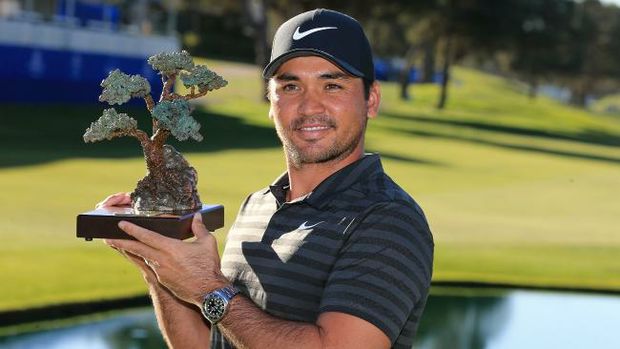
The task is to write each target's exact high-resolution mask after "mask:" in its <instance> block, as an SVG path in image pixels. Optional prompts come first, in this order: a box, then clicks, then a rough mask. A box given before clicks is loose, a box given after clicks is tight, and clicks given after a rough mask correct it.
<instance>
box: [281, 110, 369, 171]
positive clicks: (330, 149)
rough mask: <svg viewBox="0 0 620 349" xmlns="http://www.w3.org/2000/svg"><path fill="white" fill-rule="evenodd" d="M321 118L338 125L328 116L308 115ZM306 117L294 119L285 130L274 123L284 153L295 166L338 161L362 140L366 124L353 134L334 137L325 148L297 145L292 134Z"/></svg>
mask: <svg viewBox="0 0 620 349" xmlns="http://www.w3.org/2000/svg"><path fill="white" fill-rule="evenodd" d="M309 118H314V119H313V121H316V119H318V120H321V121H322V122H323V123H325V124H328V125H330V126H331V127H334V128H335V127H338V126H337V125H336V124H335V123H334V122H333V121H332V120H331V119H330V118H329V117H309ZM307 119H308V118H299V119H298V120H296V121H295V122H294V123H293V124H292V126H291V129H290V130H287V131H285V130H284V129H283V128H282V126H281V125H276V132H277V133H278V137H279V138H280V141H281V142H282V145H283V147H284V153H285V154H286V157H287V159H288V161H289V163H290V164H291V165H293V166H294V167H295V168H302V167H303V166H304V165H308V164H320V163H327V162H331V161H338V160H341V159H344V158H346V157H347V156H348V155H350V154H351V153H352V152H353V151H354V150H355V149H356V148H357V146H358V145H359V143H360V142H361V140H362V137H363V134H364V132H365V130H366V124H364V125H361V126H360V128H359V130H358V131H357V132H355V133H353V134H347V135H345V136H346V138H345V139H338V138H336V139H335V140H334V142H333V143H332V144H329V145H328V146H327V148H325V149H313V148H312V147H308V149H305V148H302V147H298V146H297V145H296V144H295V143H294V142H293V141H292V134H293V133H294V132H295V130H296V129H297V128H299V127H301V125H302V124H303V123H304V122H305V121H306V120H307Z"/></svg>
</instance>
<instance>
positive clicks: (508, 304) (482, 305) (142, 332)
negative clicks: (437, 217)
mask: <svg viewBox="0 0 620 349" xmlns="http://www.w3.org/2000/svg"><path fill="white" fill-rule="evenodd" d="M433 292H434V294H433V295H432V296H431V297H430V298H429V300H428V305H427V309H426V312H425V313H424V316H423V318H422V323H421V324H420V328H419V330H418V337H417V340H416V343H415V345H414V348H416V349H512V348H515V349H517V348H519V349H522V348H528V349H537V348H541V349H542V348H544V349H547V348H562V349H572V348H575V349H576V348H601V349H612V348H613V349H617V348H620V335H618V334H617V332H616V328H617V327H618V325H619V324H620V297H618V296H605V295H584V294H567V293H552V292H534V291H503V292H494V293H491V294H489V293H488V291H485V294H480V291H476V292H477V294H472V291H471V290H460V289H451V290H449V292H448V293H446V290H445V289H444V290H437V289H434V290H433ZM44 348H45V349H61V348H62V349H78V348H79V349H82V348H88V349H142V348H145V349H146V348H149V349H159V348H162V349H163V348H166V346H165V344H164V341H163V339H162V337H161V334H160V332H159V329H158V328H157V323H156V321H155V317H154V315H153V312H152V310H151V309H150V308H144V309H136V310H130V311H125V312H122V313H117V314H113V315H110V316H107V317H106V318H103V319H100V320H93V321H91V322H88V323H81V324H71V325H67V326H66V327H62V328H59V329H55V330H45V331H44V330H41V331H38V332H36V333H27V334H19V335H10V336H3V337H2V336H0V349H44Z"/></svg>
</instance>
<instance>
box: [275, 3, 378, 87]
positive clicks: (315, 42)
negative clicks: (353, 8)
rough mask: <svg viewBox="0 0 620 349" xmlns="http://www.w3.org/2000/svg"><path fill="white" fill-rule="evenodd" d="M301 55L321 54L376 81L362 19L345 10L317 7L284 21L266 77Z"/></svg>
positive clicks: (354, 72) (276, 38) (278, 31)
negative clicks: (347, 13)
mask: <svg viewBox="0 0 620 349" xmlns="http://www.w3.org/2000/svg"><path fill="white" fill-rule="evenodd" d="M300 56H320V57H323V58H325V59H327V60H329V61H331V62H332V63H334V64H335V65H337V66H339V67H340V68H341V69H343V70H345V71H346V72H348V73H349V74H351V75H353V76H357V77H360V78H364V79H366V80H369V81H374V80H375V69H374V64H373V62H372V51H371V49H370V43H369V42H368V38H367V37H366V34H364V30H363V29H362V26H361V25H360V24H359V22H358V21H356V20H355V19H354V18H353V17H350V16H347V15H345V14H344V13H340V12H337V11H333V10H327V9H316V10H312V11H308V12H304V13H301V14H299V15H297V16H295V17H293V18H291V19H289V20H288V21H286V22H284V23H283V24H282V25H281V26H280V27H279V28H278V30H277V31H276V35H275V36H274V38H273V46H272V49H271V60H270V62H269V64H267V66H266V67H265V70H263V77H264V78H265V79H269V78H271V77H272V76H273V74H275V72H276V70H278V68H279V67H280V65H282V63H284V62H286V61H287V60H289V59H291V58H294V57H300Z"/></svg>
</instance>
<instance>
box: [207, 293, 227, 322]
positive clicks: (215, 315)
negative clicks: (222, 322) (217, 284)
mask: <svg viewBox="0 0 620 349" xmlns="http://www.w3.org/2000/svg"><path fill="white" fill-rule="evenodd" d="M204 306H205V313H206V314H207V315H208V316H209V319H212V320H219V319H220V318H221V317H222V316H224V311H225V310H226V302H225V301H224V299H222V298H221V297H218V296H216V295H211V296H209V297H208V298H207V301H206V302H205V305H204Z"/></svg>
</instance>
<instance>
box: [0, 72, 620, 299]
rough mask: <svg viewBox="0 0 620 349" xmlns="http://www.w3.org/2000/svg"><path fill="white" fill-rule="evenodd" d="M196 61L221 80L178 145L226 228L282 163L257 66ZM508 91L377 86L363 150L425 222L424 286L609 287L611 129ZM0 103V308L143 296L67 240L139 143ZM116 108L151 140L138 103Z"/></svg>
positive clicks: (103, 255)
mask: <svg viewBox="0 0 620 349" xmlns="http://www.w3.org/2000/svg"><path fill="white" fill-rule="evenodd" d="M208 63H209V64H210V66H211V68H212V69H214V70H216V71H218V72H219V73H220V74H221V75H223V76H224V77H225V78H227V79H228V80H229V81H230V85H229V86H228V87H226V88H225V89H223V90H220V91H216V92H214V93H213V94H212V95H209V96H207V98H206V99H205V101H204V102H202V104H201V105H198V106H197V110H196V112H195V114H194V115H195V117H196V118H197V119H199V120H201V122H202V124H203V130H204V135H205V141H203V142H202V143H190V142H184V143H179V144H175V145H176V146H177V148H178V149H180V150H181V151H182V152H183V153H184V154H186V155H187V158H188V160H189V161H190V162H191V163H192V164H193V165H194V166H195V167H196V168H197V169H198V171H199V176H200V182H199V191H200V193H201V196H202V199H203V201H204V202H205V203H222V204H224V205H225V207H226V222H227V227H228V226H230V224H231V223H232V221H233V219H234V216H235V214H236V211H237V208H238V207H239V204H240V203H241V201H242V200H243V199H244V198H245V195H246V194H247V193H249V192H251V191H254V190H256V189H258V188H260V187H263V186H265V185H266V184H267V183H269V182H271V181H272V180H273V179H274V178H275V177H276V176H277V175H278V174H280V173H281V172H282V171H283V170H284V161H283V156H282V150H281V147H280V145H279V142H278V140H277V138H276V136H275V132H274V131H273V128H272V125H271V121H270V120H269V119H268V117H267V111H268V105H267V104H265V103H263V102H262V101H261V100H262V98H261V95H260V80H259V74H258V71H257V70H256V69H254V68H253V67H250V66H244V65H239V64H232V63H225V62H208ZM520 91H521V90H520V87H519V86H518V85H517V84H514V83H511V82H510V81H506V80H503V79H500V78H497V77H493V76H488V75H484V74H481V73H478V72H475V71H472V70H467V69H463V68H456V69H455V71H454V81H453V84H452V86H451V90H450V100H449V104H448V108H447V109H446V110H444V111H437V110H435V109H434V107H433V106H434V103H435V100H436V97H437V94H438V90H437V87H436V86H414V87H413V90H412V92H413V95H414V99H413V101H410V102H402V101H400V100H399V99H398V98H397V96H398V93H397V86H395V85H392V84H384V85H383V102H382V106H381V115H380V116H379V118H377V119H376V120H373V121H372V122H371V123H370V126H369V133H368V142H367V148H368V150H370V151H374V152H379V153H381V154H382V157H383V159H384V167H385V168H386V170H387V172H388V173H389V174H390V175H391V176H392V177H393V178H394V179H395V180H396V181H397V182H398V183H400V184H401V185H402V186H403V187H404V188H405V189H407V190H408V191H409V192H410V193H411V194H412V195H413V196H414V197H415V198H416V200H417V201H418V202H419V203H420V205H421V206H422V207H423V208H424V210H425V211H426V214H427V216H428V219H429V221H430V224H431V227H432V229H433V233H434V237H435V244H436V254H435V269H434V280H435V281H464V282H469V281H474V282H489V283H505V284H514V285H531V286H542V287H568V288H587V289H600V290H616V291H620V278H618V276H617V275H620V261H618V257H617V256H619V255H620V230H619V229H618V223H619V222H620V221H619V218H618V217H620V201H619V199H618V198H619V197H620V120H618V118H615V117H611V116H603V115H597V114H592V113H588V112H585V111H582V110H578V109H574V108H571V107H567V106H562V105H560V104H557V103H555V102H553V101H551V100H547V99H544V98H539V99H537V100H529V99H528V98H527V97H526V96H525V95H524V94H522V93H521V92H520ZM0 108H1V111H0V118H1V119H2V121H3V123H2V126H0V145H1V147H2V149H3V151H2V152H0V193H2V197H3V199H2V200H0V212H2V220H1V221H0V222H1V223H0V275H2V276H3V279H4V282H3V286H2V287H0V310H6V309H15V308H19V307H32V306H42V305H46V304H50V303H62V302H73V301H84V300H91V299H103V298H114V297H121V296H128V295H135V294H140V293H144V292H145V288H144V286H143V284H142V281H141V278H140V277H139V275H138V273H137V272H136V271H135V270H134V269H133V268H132V267H131V266H130V265H129V264H128V263H127V262H126V261H125V260H124V259H123V258H121V257H120V256H119V255H117V254H116V253H115V252H114V251H113V250H111V249H109V248H107V247H106V246H105V245H104V244H103V243H101V242H100V241H93V242H84V241H82V240H78V239H76V238H75V217H76V215H77V214H78V213H81V212H85V211H88V210H90V209H91V208H92V207H93V206H94V204H95V203H96V202H97V201H99V200H101V199H102V198H104V197H105V196H106V195H108V194H110V193H114V192H117V191H130V190H132V189H133V187H134V185H135V182H136V181H137V180H138V179H139V178H141V177H142V176H143V175H144V171H145V168H144V163H143V159H142V157H141V153H140V149H139V146H138V144H137V142H135V141H134V140H132V139H116V140H113V141H111V142H102V143H97V144H88V145H86V144H83V143H82V141H81V135H82V133H83V131H84V129H85V128H86V127H88V125H89V124H90V122H92V121H94V120H96V118H97V117H98V116H99V115H100V113H101V110H102V109H103V107H100V106H10V105H3V106H1V107H0ZM120 109H123V110H125V111H128V113H129V114H130V115H131V116H133V117H135V118H140V121H141V122H142V123H143V124H144V125H145V126H144V129H147V125H148V121H149V119H148V118H147V117H146V114H145V112H144V111H143V110H142V109H141V108H133V107H132V108H120ZM226 230H227V228H225V229H222V230H220V231H218V232H217V235H218V237H219V238H220V239H221V240H223V237H224V236H225V233H226Z"/></svg>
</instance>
